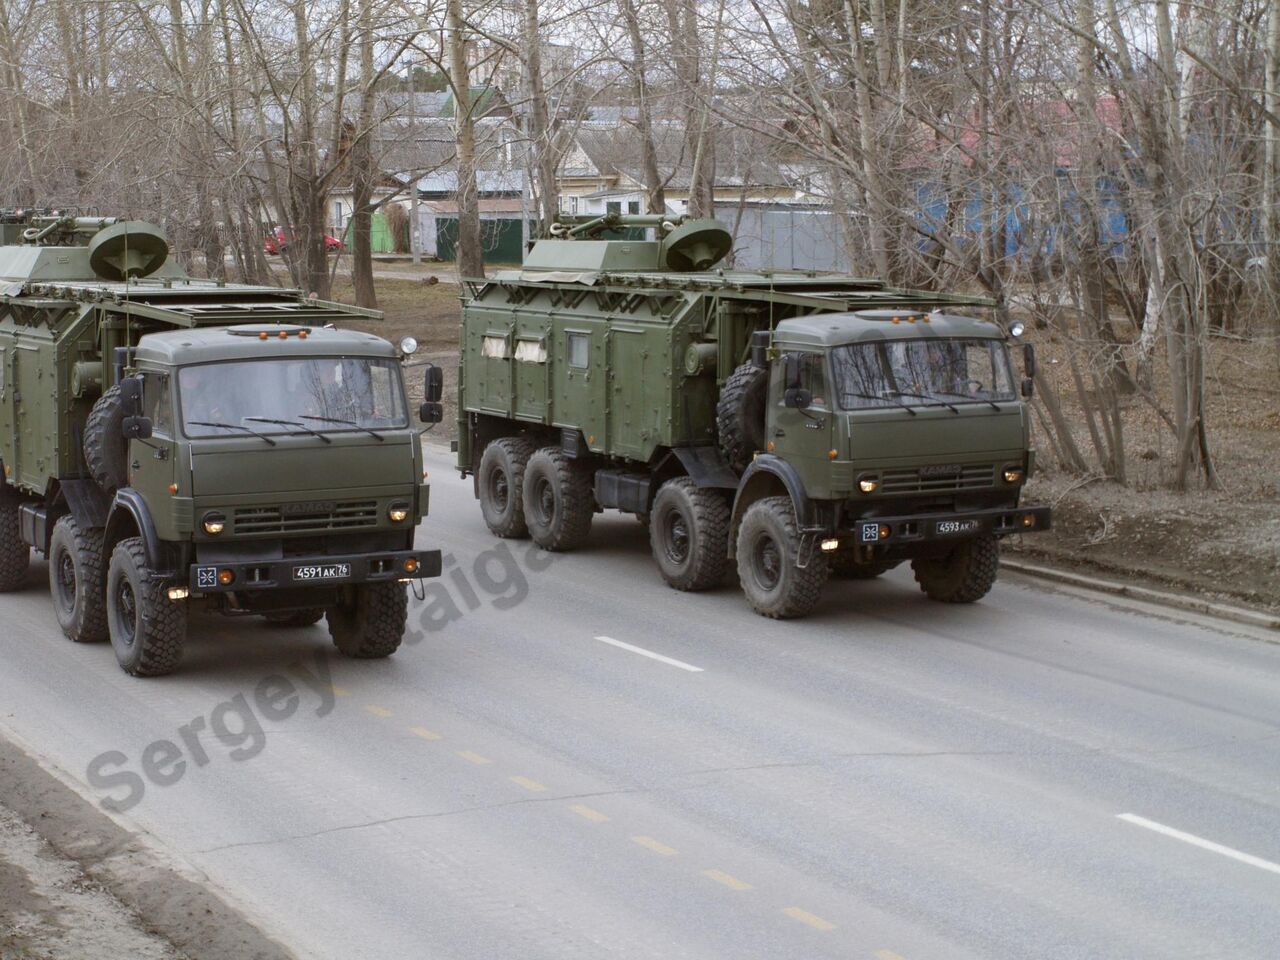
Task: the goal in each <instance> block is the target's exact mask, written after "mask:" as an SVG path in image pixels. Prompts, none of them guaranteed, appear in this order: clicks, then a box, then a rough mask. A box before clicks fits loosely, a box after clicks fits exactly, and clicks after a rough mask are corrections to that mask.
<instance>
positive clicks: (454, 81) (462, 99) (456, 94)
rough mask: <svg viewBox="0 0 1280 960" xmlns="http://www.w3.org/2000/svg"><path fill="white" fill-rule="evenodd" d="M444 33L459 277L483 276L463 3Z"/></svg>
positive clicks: (449, 8)
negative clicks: (453, 152) (454, 159)
mask: <svg viewBox="0 0 1280 960" xmlns="http://www.w3.org/2000/svg"><path fill="white" fill-rule="evenodd" d="M445 21H446V22H445V28H446V29H445V32H446V35H447V43H448V45H449V82H450V84H451V85H452V87H453V117H454V135H455V138H456V140H457V163H458V189H457V198H458V242H457V246H456V247H455V255H456V264H457V268H458V277H459V278H461V279H466V278H480V277H483V276H484V250H483V248H482V247H481V244H480V198H479V193H478V191H477V189H476V124H475V117H474V116H472V106H471V77H470V74H469V72H468V70H467V48H466V43H467V39H466V34H465V33H464V32H463V21H462V0H447V5H446V7H445Z"/></svg>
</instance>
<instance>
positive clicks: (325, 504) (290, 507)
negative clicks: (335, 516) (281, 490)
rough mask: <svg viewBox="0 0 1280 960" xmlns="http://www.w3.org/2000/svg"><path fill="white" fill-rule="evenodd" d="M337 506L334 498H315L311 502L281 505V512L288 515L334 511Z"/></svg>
mask: <svg viewBox="0 0 1280 960" xmlns="http://www.w3.org/2000/svg"><path fill="white" fill-rule="evenodd" d="M337 506H338V505H337V504H336V503H334V502H333V501H332V500H314V501H312V502H310V503H286V504H284V505H283V506H281V507H280V512H281V513H282V514H284V515H285V516H287V517H292V516H297V515H298V514H300V513H333V511H334V509H335V508H336V507H337Z"/></svg>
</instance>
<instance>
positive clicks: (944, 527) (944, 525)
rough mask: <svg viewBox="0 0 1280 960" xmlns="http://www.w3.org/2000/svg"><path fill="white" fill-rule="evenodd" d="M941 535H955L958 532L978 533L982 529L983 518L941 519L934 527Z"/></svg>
mask: <svg viewBox="0 0 1280 960" xmlns="http://www.w3.org/2000/svg"><path fill="white" fill-rule="evenodd" d="M934 529H935V530H936V531H937V534H938V536H940V537H950V536H955V535H956V534H958V533H976V532H977V531H978V530H981V529H982V521H981V520H939V521H938V522H937V524H936V525H935V528H934Z"/></svg>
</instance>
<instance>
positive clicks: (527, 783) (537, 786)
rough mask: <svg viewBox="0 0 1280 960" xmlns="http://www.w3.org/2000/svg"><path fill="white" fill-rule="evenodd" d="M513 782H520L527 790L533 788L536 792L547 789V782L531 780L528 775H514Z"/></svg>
mask: <svg viewBox="0 0 1280 960" xmlns="http://www.w3.org/2000/svg"><path fill="white" fill-rule="evenodd" d="M511 782H512V783H517V784H519V785H520V786H522V787H524V788H525V789H526V790H532V791H533V792H534V793H541V792H542V791H543V790H545V789H547V785H546V784H545V783H539V782H538V781H537V780H530V779H529V778H528V777H512V778H511Z"/></svg>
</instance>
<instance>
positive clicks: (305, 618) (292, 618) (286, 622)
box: [263, 607, 324, 627]
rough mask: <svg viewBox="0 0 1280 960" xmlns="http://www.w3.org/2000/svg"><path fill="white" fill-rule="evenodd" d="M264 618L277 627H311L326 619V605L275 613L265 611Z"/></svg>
mask: <svg viewBox="0 0 1280 960" xmlns="http://www.w3.org/2000/svg"><path fill="white" fill-rule="evenodd" d="M263 619H265V620H266V621H267V623H269V624H271V625H272V626H276V627H309V626H311V625H312V624H315V623H319V622H320V621H321V620H323V619H324V607H315V608H314V609H311V610H279V611H276V612H275V613H264V614H263Z"/></svg>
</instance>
